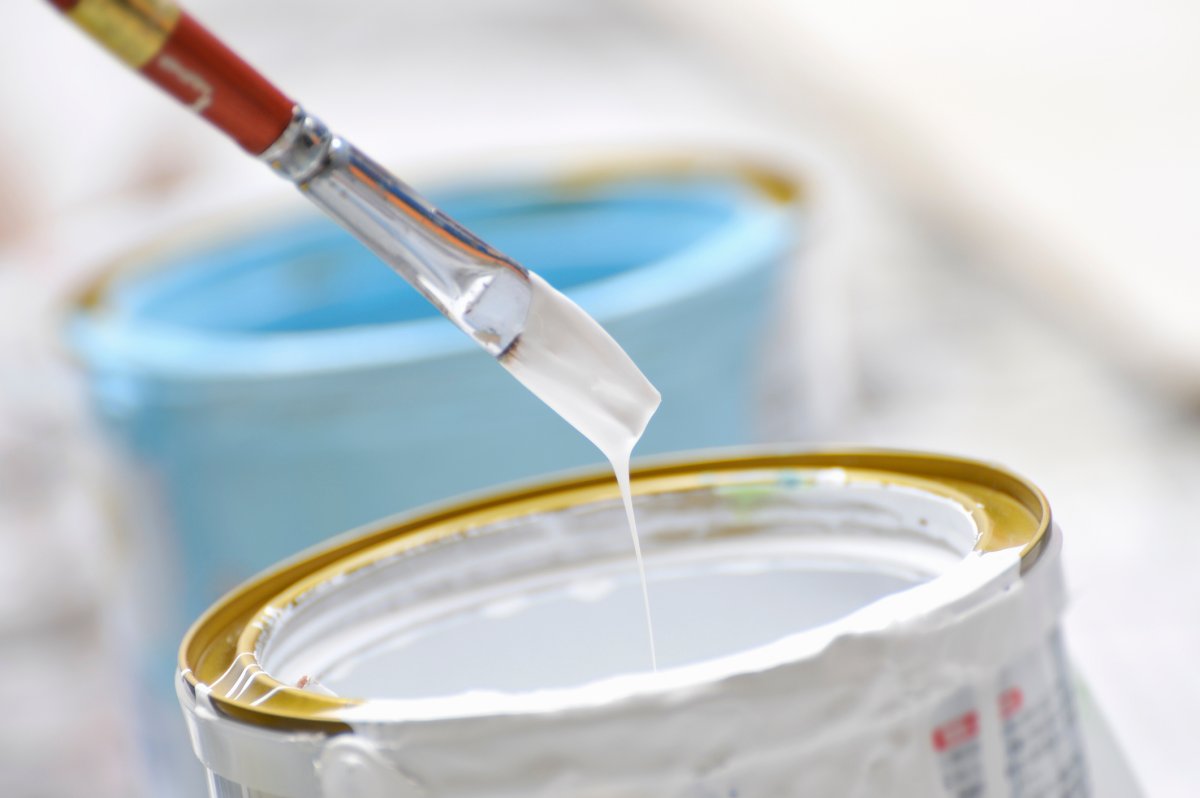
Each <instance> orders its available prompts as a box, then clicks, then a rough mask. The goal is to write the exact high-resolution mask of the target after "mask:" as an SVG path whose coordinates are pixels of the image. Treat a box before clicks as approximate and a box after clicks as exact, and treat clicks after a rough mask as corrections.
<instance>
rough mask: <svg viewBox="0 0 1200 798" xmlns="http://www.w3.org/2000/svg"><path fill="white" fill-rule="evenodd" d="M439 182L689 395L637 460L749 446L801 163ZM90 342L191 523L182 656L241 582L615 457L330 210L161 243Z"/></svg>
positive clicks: (154, 477)
mask: <svg viewBox="0 0 1200 798" xmlns="http://www.w3.org/2000/svg"><path fill="white" fill-rule="evenodd" d="M431 193H432V195H433V196H434V198H435V199H436V200H437V201H438V204H439V206H441V207H442V208H443V209H444V210H446V211H447V212H448V213H450V214H451V215H452V216H454V217H455V218H457V219H459V220H460V221H462V222H463V223H464V224H465V225H466V226H467V227H469V228H470V229H472V230H473V231H474V232H476V233H478V234H479V235H481V236H482V237H483V238H485V239H486V240H487V241H489V242H490V243H492V244H493V245H495V246H496V247H498V248H499V249H501V250H502V251H504V252H506V253H507V254H509V255H511V256H512V257H514V258H515V259H516V260H518V261H520V262H522V263H524V264H526V265H528V266H529V267H530V268H532V269H534V270H536V271H537V272H539V273H540V274H542V275H543V276H544V277H545V278H546V279H547V280H548V281H549V282H550V283H551V284H553V285H555V286H557V287H559V288H560V289H562V290H564V291H565V292H566V293H568V294H569V295H570V296H571V297H572V298H573V299H574V300H575V301H576V302H577V303H578V304H579V305H581V306H582V307H583V308H584V309H585V310H586V311H588V312H589V313H590V314H591V315H592V316H593V317H594V318H596V319H597V320H598V321H600V322H601V324H603V325H604V326H605V327H606V328H607V329H608V330H609V331H610V332H611V333H612V334H613V336H614V337H615V338H616V339H617V340H618V341H619V343H620V344H621V345H622V347H624V348H625V349H626V351H628V352H629V353H630V355H631V356H632V357H633V358H634V359H635V361H636V362H637V363H638V364H639V365H640V366H641V368H642V369H643V370H644V371H645V372H646V374H647V375H648V376H649V377H650V379H651V380H652V381H653V382H654V383H655V384H656V385H657V386H658V387H659V388H660V389H661V390H662V391H663V393H664V395H666V396H667V397H668V398H667V400H666V402H665V403H664V405H663V407H662V408H661V410H660V411H659V414H658V416H657V418H656V419H655V424H654V427H653V429H652V430H650V432H649V434H648V435H647V436H646V438H645V439H644V440H643V442H642V445H641V449H640V451H643V452H647V453H649V452H655V451H670V450H677V449H681V448H690V447H694V446H721V445H729V444H736V443H746V442H749V441H752V440H753V439H754V437H755V431H754V427H753V420H754V419H755V418H756V415H757V413H756V409H757V408H756V404H755V397H754V391H755V381H756V380H755V373H756V368H757V366H758V360H759V358H758V357H757V356H756V354H755V353H756V352H757V351H758V349H759V346H758V343H759V337H760V333H761V331H762V326H763V319H764V317H765V316H767V315H768V311H769V309H770V306H771V304H772V302H771V296H772V288H773V285H774V283H775V277H776V275H777V274H778V272H779V271H780V269H779V267H780V266H781V265H782V264H784V263H786V262H788V260H789V258H790V257H791V255H792V254H793V253H794V251H795V244H796V238H797V224H798V221H799V220H798V213H799V210H800V207H801V206H800V194H799V190H798V187H797V185H796V184H795V183H794V182H793V181H792V180H791V179H790V178H788V177H787V176H786V175H785V174H782V173H777V172H773V171H770V170H764V169H759V168H751V167H749V166H747V165H746V164H743V163H735V162H732V161H730V160H726V159H713V158H706V157H696V158H690V159H689V158H685V157H680V158H674V159H672V160H670V161H662V162H657V161H653V160H650V161H647V162H645V163H639V164H637V165H622V164H612V165H605V164H586V165H584V166H577V167H574V168H562V169H560V170H558V171H557V172H555V173H554V174H553V175H546V176H543V175H538V176H534V177H530V178H527V179H523V180H522V179H503V180H493V181H490V182H484V181H482V180H481V181H479V182H477V183H476V184H474V185H465V186H464V185H460V186H457V187H455V186H451V187H448V188H444V189H443V190H440V191H433V192H431ZM70 341H71V345H72V347H73V348H74V350H75V351H76V352H77V353H78V355H79V359H80V361H81V362H82V365H83V367H84V369H85V371H86V374H87V378H88V383H89V389H90V393H91V396H92V399H93V405H94V407H95V409H96V412H97V414H98V415H99V417H100V418H101V419H102V421H103V422H104V426H105V427H106V428H107V429H108V430H109V431H110V432H111V433H112V435H111V436H110V437H112V438H113V439H114V440H115V442H116V443H117V449H118V451H119V452H121V453H122V455H123V458H124V460H125V461H126V462H128V463H130V464H131V467H130V469H129V470H130V472H131V473H132V474H133V477H132V479H131V484H134V485H135V486H136V488H137V489H138V491H140V495H141V496H142V497H143V498H144V497H150V499H151V501H150V502H149V503H148V504H149V505H150V506H151V508H152V509H151V511H150V512H151V514H152V518H153V521H152V522H151V523H152V524H153V525H154V526H155V527H156V528H157V529H159V530H164V529H165V530H167V531H169V533H170V534H169V535H168V536H167V537H166V545H167V548H169V549H173V550H174V551H171V552H168V555H167V557H168V559H169V560H170V561H171V562H174V563H176V568H175V572H176V574H177V578H176V579H175V581H174V583H173V587H174V589H175V590H176V591H178V592H180V593H181V594H182V597H183V600H182V604H183V608H184V613H182V614H181V615H180V616H179V620H178V621H177V623H176V625H175V626H173V627H172V629H171V633H170V635H169V640H170V645H171V649H172V651H173V648H174V644H175V642H177V641H178V639H179V635H180V634H182V632H183V629H184V627H185V624H186V620H187V619H189V618H192V617H195V615H196V614H198V613H199V612H200V611H201V610H202V609H203V608H204V607H206V606H207V605H208V604H209V603H210V602H212V601H213V600H214V599H215V598H217V597H218V596H219V595H221V594H222V593H223V592H224V591H225V590H228V589H229V588H231V587H233V586H234V585H236V584H237V583H238V582H240V581H241V580H243V579H245V578H247V577H249V576H250V575H251V574H253V573H255V572H257V571H258V570H260V569H262V568H265V567H267V566H269V565H270V564H271V563H273V562H275V561H277V560H278V559H280V558H282V557H285V556H287V555H288V554H290V553H292V552H295V551H297V550H299V549H301V548H304V547H306V546H309V545H313V544H315V543H317V542H319V541H320V540H322V539H324V538H325V537H327V536H329V535H331V534H334V533H336V532H338V531H340V530H343V529H347V528H350V527H353V526H356V525H358V524H363V523H367V522H369V521H371V520H373V519H375V518H379V517H381V516H384V515H388V514H391V513H395V512H397V511H400V510H403V509H405V508H409V507H415V506H419V505H422V504H425V503H427V502H430V501H434V500H436V499H439V498H444V497H448V496H452V495H455V494H459V493H462V492H464V491H468V490H473V489H478V488H484V487H487V486H489V485H493V484H496V483H497V482H503V481H507V480H513V479H518V478H522V477H527V476H532V475H535V474H539V473H547V472H551V471H557V470H561V469H563V468H568V467H573V466H579V465H584V464H587V463H592V462H596V461H597V458H598V455H597V453H596V451H595V449H594V448H593V447H592V446H591V445H590V444H589V443H588V442H587V441H585V440H583V439H582V438H581V437H580V436H579V435H578V434H577V433H576V432H575V431H574V430H572V429H571V428H569V427H568V426H567V425H565V424H563V423H562V421H561V419H559V418H558V416H556V415H555V414H554V413H553V412H552V411H550V410H548V409H547V408H545V407H543V406H541V405H540V404H539V403H537V402H536V401H534V400H532V399H531V398H530V397H529V395H528V393H527V392H526V391H525V390H524V389H523V388H522V387H521V386H520V385H518V384H517V383H516V382H515V381H513V380H512V378H511V377H509V376H508V375H507V374H505V373H504V372H503V371H502V370H501V369H499V368H497V367H496V366H495V364H494V363H493V362H491V360H490V359H489V358H488V357H487V356H486V355H484V354H482V353H481V352H479V351H478V347H476V346H475V345H474V344H473V343H472V342H471V341H470V340H469V339H467V338H466V337H465V336H463V335H462V334H461V333H460V332H459V331H458V330H456V329H454V328H453V326H452V325H450V324H447V323H446V321H445V320H444V319H443V318H441V317H440V316H439V315H438V314H437V312H436V311H435V310H434V309H433V307H432V306H430V305H429V304H428V303H427V302H426V301H425V300H424V299H422V298H421V297H420V296H419V295H418V294H417V293H416V292H415V291H413V290H412V289H411V288H410V287H409V286H408V285H407V284H406V283H404V282H403V281H402V280H400V279H399V278H397V277H396V276H395V275H394V274H392V273H391V272H390V271H389V270H388V269H386V268H384V267H382V266H381V264H379V262H378V261H377V260H376V259H375V257H374V256H373V255H371V253H369V252H368V251H367V250H366V249H365V248H363V247H362V246H361V245H360V244H359V243H358V242H357V241H355V240H354V239H353V238H351V237H350V236H349V234H347V233H345V232H344V231H342V230H341V229H340V228H338V227H336V226H335V225H334V224H333V223H332V222H330V221H328V220H326V219H324V218H323V217H319V216H309V215H304V216H289V217H286V218H283V219H278V218H272V217H266V218H260V217H252V218H250V219H249V220H245V219H242V220H237V221H234V220H225V221H223V222H220V223H218V224H216V225H213V226H203V227H201V228H200V229H199V230H197V231H194V232H192V233H189V234H185V235H181V236H178V237H176V238H173V239H170V240H168V241H165V242H160V243H157V244H154V245H151V246H150V247H148V248H147V249H146V250H145V251H143V252H141V253H139V254H137V255H135V256H133V257H130V258H127V259H126V260H124V261H122V262H121V263H119V264H117V265H116V266H115V267H114V268H112V269H110V270H109V271H107V272H106V273H105V274H104V276H103V278H102V279H101V280H99V281H98V282H97V283H96V284H95V285H94V286H92V287H91V288H90V290H88V292H87V293H86V295H85V296H84V297H83V299H82V300H81V301H80V302H79V304H78V306H77V308H76V310H75V313H74V314H73V317H72V319H71V327H70ZM688 352H691V353H695V352H703V353H704V357H702V358H701V357H697V356H694V355H692V356H688V355H684V354H682V353H688ZM747 353H749V354H747ZM698 394H702V395H704V396H705V401H704V402H694V401H691V400H690V399H689V397H691V396H695V395H698ZM533 440H536V441H537V442H538V443H537V445H536V446H530V445H528V442H529V441H533ZM180 564H186V567H180Z"/></svg>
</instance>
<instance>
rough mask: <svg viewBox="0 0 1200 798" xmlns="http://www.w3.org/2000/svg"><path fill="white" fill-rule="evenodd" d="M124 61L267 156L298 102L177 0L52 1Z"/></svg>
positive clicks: (251, 149) (245, 146) (244, 145)
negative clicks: (242, 57) (267, 78)
mask: <svg viewBox="0 0 1200 798" xmlns="http://www.w3.org/2000/svg"><path fill="white" fill-rule="evenodd" d="M49 2H50V3H51V4H52V5H54V6H55V7H57V8H58V9H59V10H61V11H62V12H63V13H65V14H66V15H67V16H69V17H71V18H72V19H73V20H74V21H75V22H76V23H78V24H79V26H80V27H82V28H83V29H84V30H86V31H87V32H88V33H89V34H90V35H92V36H93V37H94V38H95V39H96V40H98V41H99V42H100V43H101V44H103V45H104V46H105V47H107V48H108V49H109V50H111V51H112V52H113V53H114V54H115V55H117V57H119V58H120V59H121V60H122V61H125V62H126V63H127V64H129V65H130V66H131V67H133V68H134V69H137V70H138V71H139V72H141V73H142V74H143V75H145V76H146V77H147V78H149V79H150V80H152V81H153V82H154V83H156V84H158V86H159V87H160V88H161V89H163V90H164V91H166V92H167V93H168V94H170V95H171V96H172V97H174V98H175V99H177V100H179V101H180V102H181V103H183V104H184V105H187V106H189V107H190V108H191V109H192V110H194V111H195V112H196V113H198V114H199V115H200V116H202V117H204V118H205V119H207V120H208V121H209V122H211V123H212V124H213V125H215V126H216V127H218V128H220V129H221V130H223V131H225V133H227V134H229V135H230V136H231V137H232V138H233V139H234V140H235V141H237V143H238V144H240V145H241V146H242V148H243V149H245V150H246V151H248V152H250V153H252V154H254V155H259V154H261V153H262V152H263V151H264V150H266V149H267V148H268V147H270V146H271V144H272V143H274V142H275V140H276V139H278V138H279V136H280V134H281V133H283V131H284V128H286V127H287V126H288V124H289V123H290V122H291V120H292V112H293V109H294V108H295V105H296V104H295V103H294V102H292V100H290V99H289V98H288V97H287V95H285V94H284V93H283V92H281V91H279V89H277V88H275V87H274V86H272V85H271V84H270V83H269V82H267V80H266V79H265V78H263V76H262V75H260V74H258V72H256V71H255V70H254V69H253V67H251V66H250V65H249V64H247V63H246V62H245V61H243V60H242V59H241V58H239V57H238V56H237V55H236V54H235V53H234V52H233V51H232V50H230V49H229V48H228V47H226V46H225V45H224V44H222V43H221V42H220V41H219V40H218V39H217V38H216V37H215V36H213V35H212V34H211V33H209V32H208V31H207V30H205V29H204V27H203V26H201V25H200V23H198V22H196V21H195V20H194V19H192V18H191V17H190V16H189V15H188V14H187V13H186V12H184V11H182V10H181V9H180V8H179V7H178V6H177V5H175V4H174V3H173V2H170V0H49Z"/></svg>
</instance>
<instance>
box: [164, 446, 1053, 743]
mask: <svg viewBox="0 0 1200 798" xmlns="http://www.w3.org/2000/svg"><path fill="white" fill-rule="evenodd" d="M827 469H841V470H843V471H845V472H846V474H847V481H848V482H854V481H869V482H873V483H882V484H894V485H897V486H901V487H909V488H916V489H920V490H923V491H926V492H930V493H933V494H935V495H940V496H942V497H947V498H950V499H952V500H954V501H956V502H958V503H960V504H961V505H962V506H964V508H966V509H967V511H968V512H970V513H971V514H972V516H973V518H974V520H975V521H976V526H977V528H978V529H979V532H980V537H979V540H978V542H977V544H976V547H975V548H976V550H979V551H993V550H999V549H1009V548H1017V547H1019V549H1020V556H1021V561H1022V571H1026V570H1028V569H1029V568H1030V567H1032V566H1033V564H1034V563H1035V562H1036V561H1037V558H1038V555H1039V554H1040V553H1041V551H1042V550H1043V548H1044V547H1045V544H1046V542H1047V541H1048V539H1049V535H1050V530H1051V524H1052V519H1051V514H1050V505H1049V502H1048V501H1047V499H1046V497H1045V495H1044V494H1043V493H1042V492H1041V490H1040V489H1038V488H1037V487H1036V486H1035V485H1033V484H1032V483H1031V482H1029V481H1028V480H1026V479H1024V478H1023V477H1020V476H1018V475H1016V474H1014V473H1013V472H1011V471H1008V470H1006V469H1004V468H1001V467H999V466H995V465H991V464H988V463H984V462H981V461H976V460H970V459H966V458H960V457H955V456H950V455H939V454H926V453H920V452H912V451H903V450H884V449H829V450H811V451H795V450H785V451H776V450H751V451H747V450H740V451H736V452H705V453H696V454H682V455H674V456H669V457H668V458H667V459H652V460H646V461H640V462H639V463H637V464H635V466H634V468H633V469H632V472H631V484H632V487H633V492H634V494H635V495H642V494H654V493H665V492H673V491H679V490H686V489H695V488H699V487H711V486H713V485H719V484H721V480H722V479H725V480H733V479H736V478H737V477H738V476H739V475H742V476H744V475H745V474H746V473H748V472H764V473H766V472H770V471H775V472H779V471H795V470H801V471H819V470H827ZM618 497H619V495H618V493H617V486H616V482H615V480H614V479H613V475H612V472H611V471H610V470H608V469H599V468H597V469H589V470H586V471H583V472H574V473H570V474H566V475H561V476H557V477H550V478H544V479H541V480H536V481H533V482H524V483H520V484H518V485H516V486H509V487H506V488H500V489H497V490H493V491H490V492H487V493H483V494H475V495H472V496H468V497H466V498H463V499H457V500H451V501H449V502H448V503H444V504H439V505H434V506H431V507H426V508H421V509H418V510H416V511H413V512H411V513H406V514H402V515H399V516H394V517H391V518H387V519H384V520H381V521H379V522H376V523H373V524H370V525H367V526H364V527H361V528H360V529H358V530H354V531H351V532H348V533H346V534H344V535H341V536H338V537H336V538H334V539H333V540H331V541H329V542H327V543H326V544H324V545H322V546H320V547H317V548H314V549H311V550H309V551H307V552H303V553H301V554H299V555H297V556H296V557H293V558H291V559H289V560H287V561H285V562H283V563H282V564H280V565H278V566H276V567H275V568H273V569H270V570H268V571H266V572H264V573H262V574H260V575H259V576H257V577H254V578H253V579H251V580H249V581H248V582H246V583H244V584H243V585H241V586H240V587H238V588H236V589H234V590H233V591H231V592H230V593H228V594H226V595H225V596H224V597H223V598H221V599H220V600H219V601H218V602H217V603H216V604H214V605H213V606H212V607H211V608H210V609H209V610H208V611H207V612H205V613H204V614H203V615H202V616H201V617H200V619H199V620H197V621H196V622H195V623H194V624H193V625H192V627H191V628H190V629H189V630H188V632H187V634H186V635H185V636H184V639H183V642H182V644H181V646H180V649H179V669H180V678H181V679H182V682H183V685H184V687H185V688H186V689H187V690H189V691H190V692H192V693H193V694H194V693H195V691H196V688H197V685H201V684H203V685H206V686H207V687H208V688H209V689H208V690H207V691H206V692H207V693H208V695H209V700H210V701H211V702H212V703H213V705H214V706H215V707H216V708H217V709H219V710H220V711H221V712H222V713H223V714H225V715H227V716H229V717H231V718H234V719H236V720H240V721H243V722H247V723H251V724H253V725H257V726H265V727H272V728H280V729H287V730H312V731H323V732H327V733H337V732H340V731H346V730H348V728H349V727H348V726H347V725H346V724H345V723H344V722H343V721H340V720H338V717H337V716H338V713H339V711H342V710H345V709H348V708H350V707H354V706H357V705H360V704H362V703H363V699H354V698H343V697H335V696H328V695H323V694H319V693H314V692H311V691H307V690H303V689H301V688H299V687H295V686H291V685H287V684H283V683H281V682H279V681H277V680H276V679H274V678H273V677H272V676H271V675H270V674H269V673H267V672H266V671H265V670H263V669H262V668H261V666H259V664H258V662H257V660H256V658H255V655H254V651H255V644H256V642H257V639H258V637H259V635H260V634H261V632H262V629H261V627H259V626H257V625H256V623H255V619H256V616H258V615H260V614H261V613H262V612H263V611H264V609H265V608H269V607H279V606H284V605H286V604H287V603H288V602H289V601H291V600H293V599H294V598H295V597H297V596H299V595H302V594H303V593H305V592H307V591H308V590H310V589H311V588H312V587H314V586H316V585H318V584H322V583H325V582H327V581H328V580H329V579H330V578H331V577H332V576H335V575H338V574H344V573H348V572H351V571H354V570H356V569H357V568H359V567H363V566H364V565H366V564H370V563H371V562H373V561H377V560H380V559H384V558H386V557H390V556H394V555H395V554H396V553H397V552H399V551H405V550H412V549H416V548H419V547H421V546H424V545H427V544H429V543H433V542H436V541H443V540H449V539H452V538H454V537H456V536H460V535H463V534H465V533H466V532H469V531H470V530H471V529H475V528H479V527H481V526H486V525H489V524H492V523H496V522H499V521H504V520H508V519H513V518H518V517H522V516H527V515H532V514H536V513H545V512H554V511H557V510H563V509H566V508H569V507H572V506H578V505H581V504H587V503H592V502H597V501H605V500H612V499H616V498H618Z"/></svg>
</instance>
